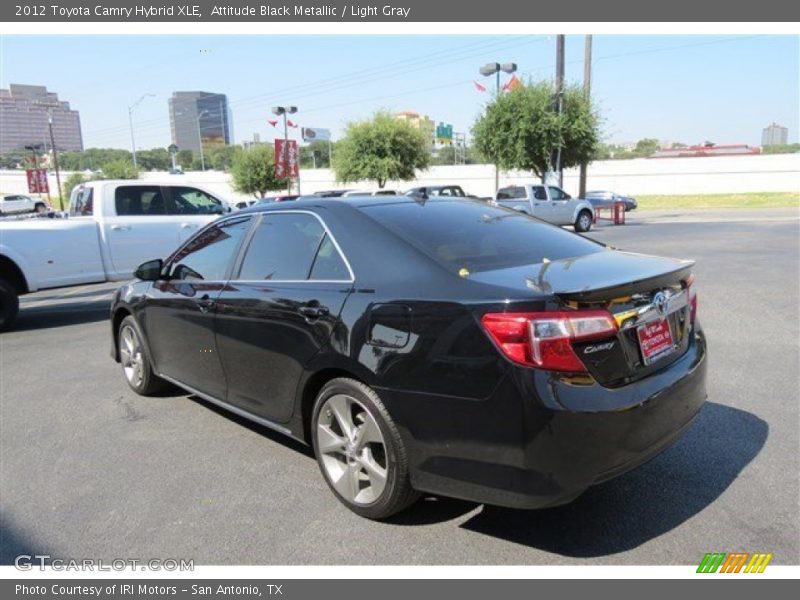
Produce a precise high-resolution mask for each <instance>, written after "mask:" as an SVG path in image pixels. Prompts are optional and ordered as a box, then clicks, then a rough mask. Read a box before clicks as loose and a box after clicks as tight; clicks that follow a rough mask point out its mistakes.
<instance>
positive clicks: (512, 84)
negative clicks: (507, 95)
mask: <svg viewBox="0 0 800 600" xmlns="http://www.w3.org/2000/svg"><path fill="white" fill-rule="evenodd" d="M521 85H522V82H521V81H520V80H519V79H517V76H516V75H514V76H512V77H511V79H509V80H508V81H507V82H506V83H505V84H504V85H503V89H504V90H506V91H511V90H515V89H517V88H518V87H520V86H521Z"/></svg>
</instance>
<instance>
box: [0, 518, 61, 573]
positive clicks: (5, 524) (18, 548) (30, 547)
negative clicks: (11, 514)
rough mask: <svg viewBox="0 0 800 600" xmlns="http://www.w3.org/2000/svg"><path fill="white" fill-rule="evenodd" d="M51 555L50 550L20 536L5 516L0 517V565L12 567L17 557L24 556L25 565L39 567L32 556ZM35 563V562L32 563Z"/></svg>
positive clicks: (28, 538)
mask: <svg viewBox="0 0 800 600" xmlns="http://www.w3.org/2000/svg"><path fill="white" fill-rule="evenodd" d="M36 554H38V555H52V554H53V551H52V549H49V548H48V547H47V546H46V545H43V544H41V543H39V542H38V541H36V540H34V539H32V538H30V537H29V536H26V535H23V534H21V533H20V532H19V531H17V529H16V528H15V527H14V526H12V525H11V523H9V520H8V517H7V516H2V515H0V565H13V564H14V562H15V560H16V558H17V557H18V556H26V555H27V558H26V559H23V560H24V561H25V562H26V564H35V565H37V566H38V565H39V564H40V563H39V562H38V559H33V556H34V555H36ZM34 561H35V562H34Z"/></svg>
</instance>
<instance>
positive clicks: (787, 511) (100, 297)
mask: <svg viewBox="0 0 800 600" xmlns="http://www.w3.org/2000/svg"><path fill="white" fill-rule="evenodd" d="M589 236H590V237H594V238H595V239H598V240H600V241H603V242H605V243H609V244H612V245H614V246H615V247H618V248H621V249H626V250H634V251H641V252H648V253H654V254H664V255H669V256H677V257H688V258H694V259H695V260H697V267H696V269H695V273H696V276H697V280H698V290H699V303H700V308H699V315H700V319H701V321H702V323H703V326H704V327H705V330H706V333H707V335H708V338H709V345H710V364H709V382H708V392H709V402H708V404H707V405H706V407H705V408H704V410H703V412H702V414H701V415H700V417H699V419H698V421H697V422H696V424H695V426H694V427H693V428H692V429H691V430H690V431H689V432H688V433H687V434H686V435H685V436H684V437H683V438H682V439H680V441H679V442H678V443H677V444H676V445H675V446H673V447H672V448H670V449H669V450H668V451H666V452H665V453H663V454H662V455H660V456H659V457H658V458H656V459H655V460H653V461H651V462H650V463H648V464H647V465H645V466H643V467H641V468H639V469H638V470H635V471H633V472H631V473H628V474H626V475H624V476H622V477H620V478H618V479H616V480H613V481H610V482H608V483H605V484H602V485H600V486H596V487H594V488H592V489H590V490H589V491H588V492H587V493H585V494H584V495H583V496H581V497H580V498H579V499H578V500H576V501H575V502H573V503H572V504H570V505H568V506H564V507H559V508H554V509H548V510H543V511H536V512H531V511H515V510H509V509H501V508H496V507H488V506H481V505H475V504H471V503H468V502H461V501H455V500H448V499H433V498H431V499H425V500H422V501H420V503H419V504H418V505H416V506H415V507H414V508H412V509H411V510H409V511H407V512H405V513H402V514H401V515H399V516H397V517H395V518H394V519H393V520H391V521H389V522H385V523H374V522H369V521H366V520H364V519H361V518H359V517H356V516H355V515H353V514H351V513H350V512H349V511H348V510H347V509H345V508H344V507H343V506H341V505H340V504H339V503H338V502H337V501H336V500H335V499H334V498H333V496H332V495H331V494H330V492H329V491H328V489H327V487H326V485H325V483H324V482H323V479H322V477H321V475H320V474H319V472H318V469H317V465H316V462H315V461H314V459H313V457H312V456H311V454H310V453H309V451H308V450H306V449H305V448H303V447H302V446H300V445H299V444H296V443H294V442H292V441H289V440H287V439H284V438H282V437H281V436H280V435H278V434H274V433H272V432H270V431H268V430H266V429H264V428H261V427H259V426H256V425H251V424H249V423H248V422H246V421H244V420H241V419H239V418H237V417H235V416H232V415H229V414H227V413H224V412H222V411H220V410H218V409H216V408H214V407H212V406H211V405H209V404H207V403H205V402H203V401H201V400H198V399H195V398H193V397H190V396H187V395H185V394H181V393H178V392H175V393H174V394H172V395H168V396H165V397H160V398H140V397H138V396H136V395H134V394H133V392H131V391H130V390H129V388H128V387H127V385H126V384H125V381H124V379H123V376H122V374H121V372H120V369H119V367H118V365H117V364H116V363H114V362H113V361H112V360H111V358H110V357H109V328H108V323H107V306H108V298H109V295H110V290H111V289H113V288H114V287H116V286H115V285H108V284H104V285H101V286H85V287H81V288H71V289H67V290H60V291H47V292H41V293H38V294H34V295H31V296H28V297H25V298H24V299H23V302H22V309H21V315H20V319H19V321H18V325H17V327H16V328H15V330H14V331H11V332H7V333H4V334H2V336H0V490H2V493H1V494H0V562H2V564H8V563H11V562H13V559H14V557H15V556H17V555H18V554H23V553H24V554H49V555H51V556H53V557H60V558H104V559H108V560H111V559H113V558H140V559H149V558H184V559H194V561H195V563H196V564H583V563H586V564H588V563H592V564H631V565H662V564H697V563H698V562H699V561H700V559H701V558H702V557H703V555H704V554H705V553H706V552H711V551H722V552H730V551H749V552H772V553H773V554H774V558H773V561H772V564H798V563H800V508H799V505H798V490H800V457H799V454H800V453H798V445H799V444H800V410H799V408H798V406H799V404H798V390H799V389H800V380H799V377H800V356H799V350H798V339H799V336H800V321H799V319H798V306H800V298H799V297H798V290H799V288H800V282H799V281H798V273H800V220H799V217H798V211H797V210H793V209H773V210H769V211H761V212H754V211H735V212H734V213H726V212H718V211H714V212H673V213H671V212H668V211H659V212H657V213H656V212H651V213H639V214H635V213H634V214H632V215H631V216H630V220H629V223H628V225H626V226H624V227H613V226H604V227H600V228H598V229H596V230H594V231H592V232H591V233H590V234H589Z"/></svg>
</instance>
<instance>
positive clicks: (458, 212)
mask: <svg viewBox="0 0 800 600" xmlns="http://www.w3.org/2000/svg"><path fill="white" fill-rule="evenodd" d="M362 210H363V211H364V213H365V214H366V215H368V216H369V217H371V218H373V219H374V220H375V221H377V222H378V223H380V224H381V225H383V226H384V227H385V228H386V229H388V230H389V231H391V232H392V233H393V234H395V235H396V236H397V237H399V238H400V239H402V240H404V241H406V242H407V243H409V244H410V245H412V246H414V247H415V248H417V249H419V250H420V251H422V252H423V253H425V254H426V255H428V256H429V257H430V258H432V259H433V260H435V261H437V262H438V263H440V264H442V265H443V266H445V267H446V268H447V269H449V270H451V271H453V272H456V273H457V272H459V271H460V270H461V269H467V270H468V271H470V272H473V273H476V272H480V271H490V270H494V269H504V268H508V267H517V266H522V265H534V264H540V263H542V262H543V260H544V259H545V258H547V259H549V260H559V259H562V258H571V257H576V256H583V255H585V254H591V253H593V252H600V251H602V250H603V249H604V247H603V246H602V245H600V244H598V243H596V242H593V241H591V240H588V239H586V238H584V237H582V236H580V235H576V234H574V233H570V232H567V231H564V230H563V229H561V228H559V227H556V226H554V225H549V224H547V223H544V222H542V221H540V220H538V219H534V218H533V217H529V216H527V215H524V214H522V213H519V212H517V211H511V210H507V209H503V208H496V207H492V206H488V205H485V204H483V203H477V202H469V201H457V200H449V201H435V202H428V203H426V204H424V205H422V204H418V203H416V202H413V203H412V202H408V203H405V202H404V203H397V204H384V205H377V206H376V205H366V206H364V207H362ZM443 223H446V224H447V225H446V227H445V226H442V224H443Z"/></svg>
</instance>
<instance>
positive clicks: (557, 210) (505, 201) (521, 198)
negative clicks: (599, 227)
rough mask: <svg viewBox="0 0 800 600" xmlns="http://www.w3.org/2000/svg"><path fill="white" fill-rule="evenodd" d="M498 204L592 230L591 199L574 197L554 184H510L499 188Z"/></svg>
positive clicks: (559, 223)
mask: <svg viewBox="0 0 800 600" xmlns="http://www.w3.org/2000/svg"><path fill="white" fill-rule="evenodd" d="M492 204H495V205H496V206H502V207H505V208H511V209H514V210H518V211H520V212H524V213H526V214H529V215H533V216H534V217H537V218H539V219H542V220H543V221H548V222H550V223H553V224H554V225H572V226H574V227H575V231H580V232H584V231H589V229H591V228H592V223H593V222H594V209H593V208H592V205H591V203H590V202H589V201H588V200H582V199H580V198H573V197H572V196H570V195H569V194H567V193H566V192H565V191H564V190H562V189H561V188H559V187H557V186H554V185H541V184H525V185H511V186H508V187H504V188H500V189H499V190H497V195H496V196H495V199H494V200H493V201H492Z"/></svg>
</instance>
